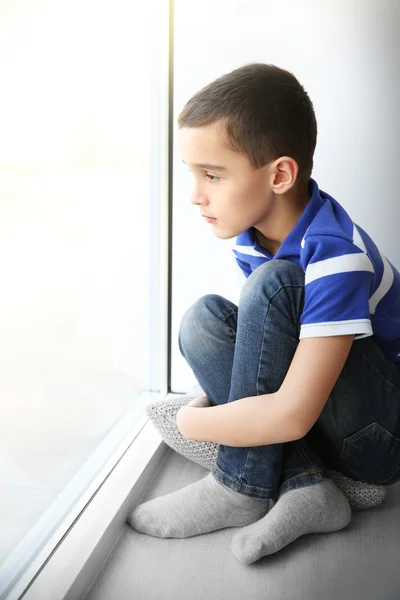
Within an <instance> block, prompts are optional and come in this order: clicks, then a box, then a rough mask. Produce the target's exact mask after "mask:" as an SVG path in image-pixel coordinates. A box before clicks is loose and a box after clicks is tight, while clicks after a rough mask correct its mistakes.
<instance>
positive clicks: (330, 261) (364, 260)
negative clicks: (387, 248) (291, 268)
mask: <svg viewBox="0 0 400 600" xmlns="http://www.w3.org/2000/svg"><path fill="white" fill-rule="evenodd" d="M348 271H371V273H374V268H373V266H372V263H371V261H370V260H369V258H368V256H367V255H366V254H364V252H357V254H343V255H342V256H334V257H333V258H326V259H325V260H319V261H318V262H315V263H309V264H308V265H307V268H306V273H305V284H306V285H307V284H308V283H311V281H314V280H315V279H319V278H320V277H326V276H327V275H335V274H337V273H346V272H348Z"/></svg>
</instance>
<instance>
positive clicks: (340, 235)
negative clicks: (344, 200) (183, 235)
mask: <svg viewBox="0 0 400 600" xmlns="http://www.w3.org/2000/svg"><path fill="white" fill-rule="evenodd" d="M309 185H310V191H311V194H312V195H311V198H310V200H309V202H308V204H307V206H306V208H305V209H304V211H303V214H302V215H301V217H300V219H299V220H298V221H297V223H296V225H295V226H294V227H293V229H292V230H291V231H290V233H289V234H288V235H287V236H286V238H285V239H284V241H283V242H282V244H281V246H280V248H279V250H278V252H277V253H276V254H275V255H274V256H273V255H272V254H271V253H270V252H269V251H268V250H267V249H266V248H263V247H262V246H261V245H260V243H259V241H258V239H257V237H256V235H255V233H256V232H255V229H254V227H250V228H249V229H247V230H246V231H244V232H243V233H241V234H240V235H238V236H237V238H236V244H235V246H234V247H233V248H232V251H233V253H234V256H235V259H236V261H237V263H238V265H239V267H240V268H241V270H242V271H243V273H244V275H245V276H246V277H248V276H249V275H250V274H251V273H252V272H253V271H254V270H255V269H256V268H257V267H259V266H260V265H262V264H263V263H264V262H266V261H269V260H277V259H284V260H290V261H292V262H294V263H296V264H297V265H299V266H300V267H301V268H302V269H303V271H304V274H305V295H304V308H303V312H302V315H301V318H300V325H301V328H300V338H299V339H302V338H306V337H325V336H332V335H346V334H355V338H354V339H355V340H357V339H361V338H364V337H368V336H371V335H374V336H375V340H376V342H377V344H378V345H379V346H380V348H381V349H382V352H383V353H384V354H385V356H387V358H389V359H390V360H392V361H393V362H394V363H395V364H396V366H397V368H398V369H399V371H400V274H399V272H398V271H397V269H396V268H395V267H394V266H393V265H392V263H391V262H390V261H389V260H388V259H387V258H386V257H385V256H384V255H383V254H382V253H381V252H380V251H379V249H378V248H377V246H376V244H375V243H374V242H373V241H372V239H371V238H370V236H369V235H368V234H367V233H366V232H365V231H364V230H363V229H362V228H361V227H360V226H359V225H357V224H356V223H354V222H353V221H352V220H351V218H350V217H349V215H348V214H347V212H346V211H345V210H344V208H343V207H342V206H341V205H340V204H339V202H337V200H335V199H334V198H333V197H332V196H330V195H329V194H327V193H326V192H323V191H322V190H320V189H319V187H318V184H317V183H316V181H314V179H311V178H310V181H309Z"/></svg>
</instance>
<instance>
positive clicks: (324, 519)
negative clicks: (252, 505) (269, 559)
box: [231, 479, 351, 565]
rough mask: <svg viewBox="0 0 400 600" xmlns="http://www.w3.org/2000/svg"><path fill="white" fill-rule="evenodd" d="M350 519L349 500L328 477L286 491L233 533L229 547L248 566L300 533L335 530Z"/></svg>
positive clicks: (341, 527) (275, 550)
mask: <svg viewBox="0 0 400 600" xmlns="http://www.w3.org/2000/svg"><path fill="white" fill-rule="evenodd" d="M350 521H351V508H350V505H349V502H348V500H347V499H346V497H345V496H344V494H343V493H342V492H341V491H340V490H339V488H338V487H337V486H336V485H335V483H334V482H333V481H332V480H331V479H323V480H322V481H320V482H318V483H314V484H312V485H309V486H307V487H302V488H297V489H294V490H290V491H288V492H285V493H284V494H283V495H282V496H280V497H279V498H278V500H277V502H276V504H275V505H274V506H273V508H272V509H271V510H270V511H269V512H268V514H267V515H266V516H265V517H263V518H262V519H260V520H259V521H257V522H256V523H253V524H252V525H249V526H248V527H244V528H243V529H241V530H240V531H238V532H237V533H236V534H235V535H234V536H233V538H232V545H231V550H232V553H233V555H234V556H235V558H236V559H237V560H238V561H239V562H241V563H243V564H247V565H248V564H250V563H253V562H255V561H256V560H258V559H259V558H261V557H262V556H267V555H268V554H273V553H274V552H278V551H279V550H280V549H281V548H283V547H284V546H286V545H287V544H290V543H291V542H293V541H294V540H295V539H297V538H298V537H300V536H301V535H305V534H307V533H327V532H331V531H338V530H339V529H343V528H344V527H346V525H348V524H349V523H350Z"/></svg>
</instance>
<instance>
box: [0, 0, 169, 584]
mask: <svg viewBox="0 0 400 600" xmlns="http://www.w3.org/2000/svg"><path fill="white" fill-rule="evenodd" d="M155 4H156V3H155V0H153V4H151V3H148V4H147V5H146V3H140V4H139V3H138V2H132V0H130V1H128V0H115V1H113V2H107V3H106V2H96V1H95V0H79V1H76V0H54V1H52V2H44V1H42V0H31V1H19V2H15V1H14V0H3V1H2V2H1V3H0V82H1V90H2V92H1V95H0V131H1V135H0V278H1V282H2V293H1V296H0V365H1V368H0V406H1V421H0V430H1V431H0V440H1V442H0V443H1V446H0V492H1V493H0V531H1V537H0V595H1V592H2V591H4V586H5V582H6V581H7V578H9V577H10V576H11V571H13V570H14V571H15V572H16V569H17V568H19V567H20V566H21V564H22V563H18V566H15V565H16V561H17V562H18V561H23V560H25V559H26V557H27V552H28V554H29V551H30V550H27V547H26V540H27V535H28V534H29V532H32V531H33V529H32V528H34V527H35V526H36V528H35V535H34V536H33V535H31V538H30V541H31V542H32V544H33V543H35V544H36V545H37V547H38V548H39V547H40V545H43V543H44V541H45V540H46V539H47V538H48V536H49V535H50V534H51V531H52V530H54V528H55V526H56V524H57V523H58V522H59V521H60V519H62V518H64V517H65V514H66V512H68V510H70V509H71V507H72V506H73V504H74V502H76V499H77V498H78V497H79V495H80V494H82V492H83V490H84V489H85V488H87V486H88V485H89V484H90V483H91V481H93V479H94V478H95V476H96V475H97V474H98V473H99V470H100V469H101V468H102V467H103V466H104V464H105V463H106V461H107V460H108V459H109V457H110V456H111V455H112V453H113V452H114V451H115V449H116V447H117V446H118V444H119V443H120V442H121V439H122V438H123V436H126V435H127V433H128V432H129V431H131V430H132V426H133V425H134V423H135V422H136V421H137V420H138V418H139V417H140V416H142V415H143V411H144V407H145V404H146V402H147V403H148V396H147V395H146V392H147V391H148V390H149V389H151V385H153V386H154V383H156V384H157V381H156V382H154V362H153V361H156V359H157V357H156V356H153V355H152V356H153V358H152V361H150V351H149V349H150V335H149V331H150V318H149V316H150V313H151V311H152V310H153V309H152V305H151V304H150V302H154V301H155V300H154V299H152V298H150V295H149V291H150V289H151V284H152V280H151V277H155V276H156V274H155V272H154V263H152V269H153V270H152V269H150V266H149V265H150V250H151V247H150V243H151V241H152V238H151V235H149V232H152V235H154V236H157V229H155V228H154V226H153V228H152V229H150V211H151V201H150V196H151V194H152V190H153V192H154V181H152V179H154V177H153V178H152V177H151V176H150V174H151V170H152V169H153V168H154V157H152V149H153V148H154V147H155V145H156V144H157V142H158V140H157V137H154V136H152V135H151V134H152V132H153V131H154V129H155V128H154V123H153V122H152V119H153V116H152V110H153V109H154V89H155V88H154V86H155V85H157V83H158V82H155V81H154V72H153V67H154V56H155V52H154V48H153V46H154V47H156V48H158V46H157V44H156V43H155V37H156V28H155V22H154V20H153V18H152V15H151V11H152V10H154V7H155ZM166 26H167V24H166ZM153 195H154V194H153ZM153 242H154V240H153ZM155 266H156V268H157V269H158V267H159V266H158V264H156V265H155ZM153 287H154V281H153ZM153 312H157V310H153ZM151 327H152V331H153V333H152V335H155V334H154V323H152V324H151ZM151 373H153V377H152V378H151V376H150V374H151ZM150 379H152V381H150ZM152 389H154V387H153V388H152ZM38 524H39V525H40V526H38ZM24 544H25V545H24ZM22 548H23V550H24V553H23V554H24V555H23V556H22V555H21V549H22ZM2 586H3V588H2Z"/></svg>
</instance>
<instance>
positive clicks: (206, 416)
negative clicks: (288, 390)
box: [177, 392, 299, 447]
mask: <svg viewBox="0 0 400 600" xmlns="http://www.w3.org/2000/svg"><path fill="white" fill-rule="evenodd" d="M278 394H279V392H277V393H275V394H263V395H260V396H249V397H246V398H241V399H239V400H234V401H233V402H228V403H226V404H220V405H217V406H211V407H206V408H198V407H192V406H184V407H183V408H181V409H180V410H179V412H178V414H177V425H178V429H179V431H180V432H181V433H182V435H183V436H185V437H186V438H188V439H190V440H197V441H201V442H216V443H218V444H224V445H226V446H234V447H249V446H264V445H269V444H279V443H285V442H291V441H293V440H296V439H299V436H298V435H297V430H296V428H295V427H294V424H293V419H291V418H290V417H289V415H288V413H287V411H286V410H285V408H284V406H282V402H281V401H280V400H282V398H279V397H278Z"/></svg>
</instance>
